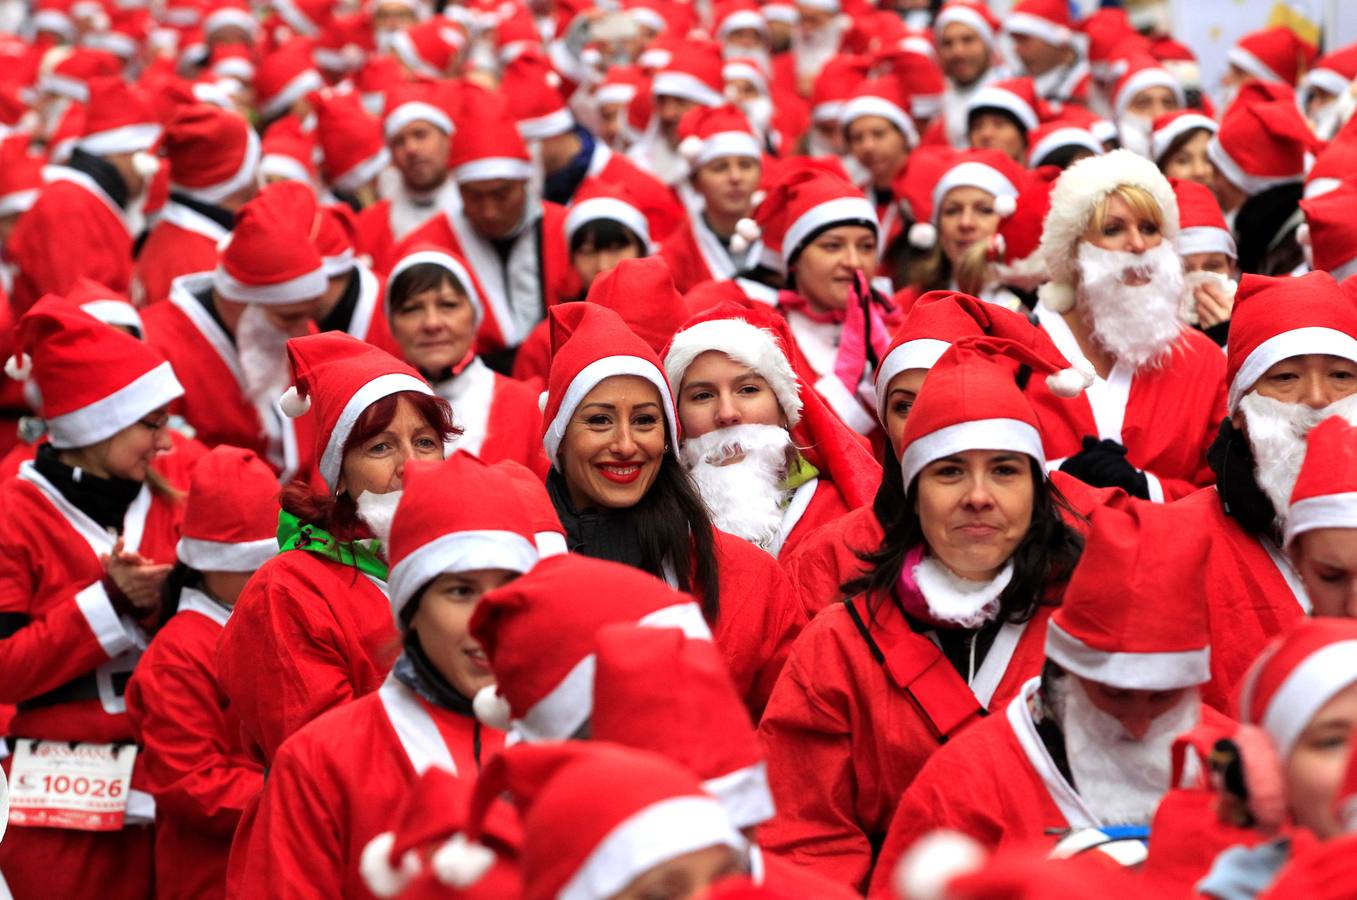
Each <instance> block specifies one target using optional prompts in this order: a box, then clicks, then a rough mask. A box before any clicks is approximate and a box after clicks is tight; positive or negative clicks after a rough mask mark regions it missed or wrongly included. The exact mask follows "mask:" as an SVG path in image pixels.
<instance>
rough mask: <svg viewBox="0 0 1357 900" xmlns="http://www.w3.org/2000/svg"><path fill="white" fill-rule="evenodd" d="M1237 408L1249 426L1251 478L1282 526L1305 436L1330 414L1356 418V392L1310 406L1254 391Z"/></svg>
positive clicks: (1289, 503) (1303, 452)
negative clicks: (1328, 402)
mask: <svg viewBox="0 0 1357 900" xmlns="http://www.w3.org/2000/svg"><path fill="white" fill-rule="evenodd" d="M1239 411H1240V412H1242V413H1243V414H1244V424H1245V427H1246V428H1247V429H1248V437H1249V449H1250V450H1251V451H1252V452H1253V477H1254V480H1255V481H1256V482H1257V483H1258V487H1259V488H1261V489H1262V491H1263V493H1264V494H1266V495H1267V498H1268V499H1269V500H1271V501H1272V508H1273V510H1275V511H1276V513H1277V524H1278V525H1279V526H1280V525H1284V524H1285V522H1286V514H1287V510H1288V509H1289V508H1290V506H1291V491H1292V489H1293V488H1294V487H1295V486H1296V479H1297V478H1298V477H1299V476H1300V467H1301V464H1302V463H1304V462H1305V438H1306V436H1307V435H1308V434H1309V433H1310V429H1311V428H1314V427H1315V426H1316V425H1318V424H1319V423H1320V422H1323V421H1324V420H1325V419H1327V418H1329V417H1330V416H1342V417H1343V418H1344V419H1346V420H1347V421H1348V422H1349V423H1350V424H1351V423H1353V422H1354V420H1357V394H1354V395H1352V396H1349V397H1344V398H1343V399H1342V400H1337V401H1334V402H1333V403H1330V404H1329V405H1328V406H1326V407H1324V408H1322V409H1311V408H1310V407H1309V406H1306V405H1305V404H1304V403H1284V402H1282V401H1281V400H1274V399H1272V398H1271V397H1264V396H1263V395H1262V394H1259V393H1257V392H1256V391H1255V392H1252V393H1248V394H1245V395H1244V397H1243V398H1242V399H1241V400H1240V401H1239Z"/></svg>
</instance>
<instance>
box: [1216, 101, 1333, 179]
mask: <svg viewBox="0 0 1357 900" xmlns="http://www.w3.org/2000/svg"><path fill="white" fill-rule="evenodd" d="M1320 146H1321V142H1320V140H1319V139H1318V138H1317V137H1315V134H1314V132H1313V131H1311V130H1310V126H1309V125H1308V124H1307V123H1306V121H1305V120H1304V119H1303V118H1301V114H1300V110H1298V109H1297V108H1296V106H1295V103H1294V102H1290V101H1285V100H1276V101H1267V102H1260V103H1242V104H1241V103H1239V102H1236V103H1235V105H1234V106H1232V107H1230V109H1229V111H1228V112H1226V114H1225V118H1224V119H1222V120H1221V123H1220V130H1219V131H1218V132H1216V134H1215V135H1214V136H1213V137H1212V138H1211V143H1210V144H1209V145H1207V148H1206V155H1207V156H1208V157H1210V159H1211V163H1212V164H1213V165H1214V166H1215V167H1216V168H1217V169H1218V170H1219V171H1220V174H1222V175H1224V176H1225V177H1226V178H1228V179H1229V180H1230V182H1231V183H1232V184H1234V185H1235V187H1237V188H1239V189H1240V190H1241V191H1243V192H1244V193H1245V194H1248V195H1249V196H1253V195H1255V194H1260V193H1262V192H1263V191H1265V190H1267V189H1268V188H1273V187H1276V186H1277V185H1281V184H1290V183H1292V182H1296V181H1300V180H1301V179H1303V178H1304V177H1305V169H1306V166H1307V155H1308V154H1312V153H1314V152H1316V151H1318V150H1319V149H1320Z"/></svg>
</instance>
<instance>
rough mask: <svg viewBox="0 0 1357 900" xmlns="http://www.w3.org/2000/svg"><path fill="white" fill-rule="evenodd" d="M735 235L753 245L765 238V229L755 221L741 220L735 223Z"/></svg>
mask: <svg viewBox="0 0 1357 900" xmlns="http://www.w3.org/2000/svg"><path fill="white" fill-rule="evenodd" d="M735 233H736V234H738V235H739V236H740V237H742V238H744V239H745V240H746V241H749V242H750V243H751V244H752V243H753V242H754V241H757V240H758V239H759V238H761V237H763V229H762V228H760V227H759V223H758V222H755V221H754V220H753V219H741V220H740V221H738V222H736V223H735Z"/></svg>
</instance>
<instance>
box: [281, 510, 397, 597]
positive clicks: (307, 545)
mask: <svg viewBox="0 0 1357 900" xmlns="http://www.w3.org/2000/svg"><path fill="white" fill-rule="evenodd" d="M380 549H381V543H380V542H379V541H372V542H371V544H370V545H369V544H368V542H362V543H360V542H357V541H337V540H335V539H334V537H333V536H331V535H330V533H329V532H327V531H325V529H323V528H318V527H317V526H315V525H307V524H303V523H302V522H301V520H300V519H298V518H297V517H296V516H294V515H292V513H289V512H284V511H280V512H279V513H278V552H279V553H286V552H287V551H289V550H304V551H306V552H307V553H311V554H314V555H316V556H319V557H322V558H324V559H328V560H331V561H333V562H337V563H339V564H340V565H343V566H351V567H352V568H355V569H357V570H358V571H360V572H363V573H365V574H367V575H371V576H372V577H373V578H377V579H379V580H381V581H386V580H387V573H388V569H387V565H386V560H384V559H382V558H381V557H380V556H379V555H378V551H379V550H380Z"/></svg>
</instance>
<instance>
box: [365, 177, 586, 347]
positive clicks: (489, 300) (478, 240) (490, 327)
mask: <svg viewBox="0 0 1357 900" xmlns="http://www.w3.org/2000/svg"><path fill="white" fill-rule="evenodd" d="M540 202H541V209H542V212H541V215H540V216H539V217H538V218H537V220H536V221H535V222H534V223H533V224H532V225H531V226H529V227H528V229H527V233H526V234H523V235H521V236H520V237H519V239H518V240H516V241H515V242H514V245H513V249H512V250H511V251H510V253H509V260H508V263H507V264H505V263H502V262H501V261H500V256H499V253H497V252H496V251H495V248H494V247H493V246H492V245H491V243H490V242H489V241H487V240H486V239H485V238H483V237H481V236H479V235H478V234H476V232H475V231H474V230H473V229H472V227H471V223H470V222H468V221H467V219H466V216H464V215H463V214H462V212H461V210H444V212H443V213H442V214H441V215H437V216H434V217H433V218H432V219H430V220H429V221H428V222H426V223H425V224H424V225H422V226H420V227H419V228H416V229H415V230H414V231H412V232H410V234H408V235H407V236H406V237H405V240H403V241H401V242H400V244H398V245H397V246H396V249H395V250H393V251H392V258H393V259H400V258H401V257H403V256H405V255H406V253H407V252H409V251H410V249H411V248H413V247H415V246H416V245H418V244H433V245H434V246H435V247H446V248H447V249H449V250H451V251H453V252H454V253H456V254H458V255H459V256H461V258H462V259H464V260H466V263H467V266H468V268H470V269H471V276H472V277H473V278H474V279H475V280H476V289H477V291H478V292H479V294H480V296H481V297H482V298H483V299H484V300H485V318H484V319H483V320H482V321H481V327H480V332H479V333H478V335H477V343H476V348H477V350H478V351H479V352H481V353H489V352H494V351H497V350H503V349H505V348H508V347H517V346H518V345H519V344H520V343H521V342H522V341H523V339H524V338H525V337H527V336H528V335H527V330H526V329H521V328H520V327H519V326H518V325H517V324H516V323H515V321H514V317H513V314H512V310H513V307H514V305H515V304H514V303H513V302H511V298H517V302H518V303H524V302H530V303H531V304H534V305H535V304H541V306H542V315H543V316H545V315H546V310H547V308H549V307H552V306H555V305H556V304H557V303H558V302H560V300H561V298H562V297H570V296H573V295H574V294H575V293H577V291H578V282H579V277H578V276H577V275H576V274H575V270H574V269H573V268H571V266H570V253H569V250H568V248H567V247H566V245H565V207H563V206H559V205H557V204H555V203H552V202H550V201H547V200H543V201H540ZM525 297H526V298H529V300H528V301H524V300H523V298H525ZM539 318H540V317H539Z"/></svg>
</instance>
